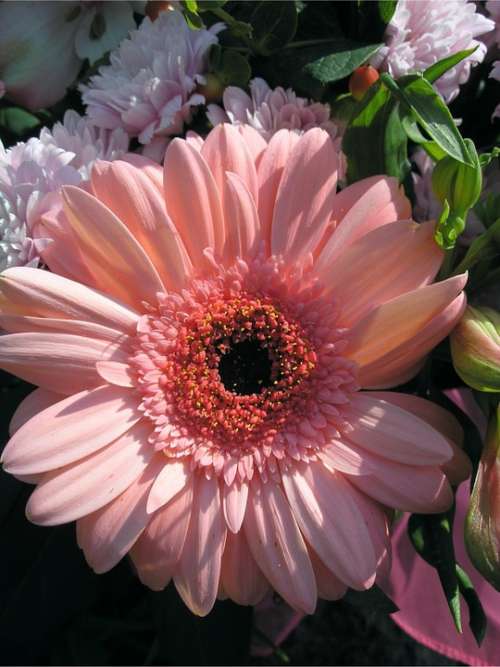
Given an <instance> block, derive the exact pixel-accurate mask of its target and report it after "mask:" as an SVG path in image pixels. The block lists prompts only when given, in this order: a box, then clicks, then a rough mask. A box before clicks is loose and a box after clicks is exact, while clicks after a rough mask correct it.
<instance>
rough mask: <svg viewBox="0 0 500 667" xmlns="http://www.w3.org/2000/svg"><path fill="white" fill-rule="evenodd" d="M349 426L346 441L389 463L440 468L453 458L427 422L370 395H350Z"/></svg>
mask: <svg viewBox="0 0 500 667" xmlns="http://www.w3.org/2000/svg"><path fill="white" fill-rule="evenodd" d="M349 423H350V425H351V427H352V429H351V430H349V433H348V434H346V436H345V437H346V438H347V439H348V440H351V441H352V442H354V443H355V444H356V445H358V446H360V447H362V448H363V449H367V450H369V451H371V452H372V453H374V454H377V455H378V456H381V457H383V458H387V459H389V460H391V461H397V462H399V463H406V464H409V465H414V466H422V465H424V466H425V465H440V464H442V463H445V462H446V461H449V460H450V459H451V457H452V455H453V450H452V449H451V447H450V445H449V443H448V440H447V439H446V438H445V437H444V436H443V435H441V433H440V432H439V431H437V430H436V429H435V428H433V427H432V426H430V425H429V424H428V423H427V422H426V421H424V420H422V419H420V418H419V417H417V416H415V415H414V414H412V413H411V412H409V411H407V410H404V409H402V408H400V407H398V406H397V405H394V403H390V402H388V401H385V400H383V399H381V398H379V397H377V396H373V395H372V394H371V393H370V392H359V393H357V394H356V395H355V396H353V398H352V400H351V404H350V415H349Z"/></svg>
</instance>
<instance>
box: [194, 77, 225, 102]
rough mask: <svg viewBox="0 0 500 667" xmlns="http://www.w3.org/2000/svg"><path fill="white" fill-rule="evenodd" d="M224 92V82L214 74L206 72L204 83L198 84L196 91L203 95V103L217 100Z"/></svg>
mask: <svg viewBox="0 0 500 667" xmlns="http://www.w3.org/2000/svg"><path fill="white" fill-rule="evenodd" d="M223 92H224V84H223V83H222V81H221V80H220V78H219V77H218V76H217V75H216V74H212V73H209V74H206V75H205V83H203V84H200V85H199V86H198V93H200V95H203V97H204V98H205V103H206V104H210V103H212V102H219V101H220V100H221V99H222V93H223Z"/></svg>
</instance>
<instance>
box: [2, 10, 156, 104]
mask: <svg viewBox="0 0 500 667" xmlns="http://www.w3.org/2000/svg"><path fill="white" fill-rule="evenodd" d="M141 5H144V3H140V2H139V3H137V2H133V3H132V2H86V1H82V2H77V1H73V0H70V1H68V0H66V1H65V2H25V1H23V2H8V3H7V2H2V3H0V78H1V79H3V80H4V83H5V86H6V89H7V94H8V97H9V99H11V100H13V101H14V102H17V103H20V104H23V105H24V106H26V107H27V108H28V109H40V108H42V107H47V106H52V105H53V104H55V103H56V102H58V101H59V100H60V99H61V98H62V97H64V95H65V94H66V89H67V88H68V86H70V85H71V83H72V82H73V81H74V80H75V78H76V76H77V74H78V72H79V70H80V67H81V66H82V63H83V61H84V60H85V58H88V59H89V61H90V63H91V64H92V63H93V62H94V61H96V60H98V59H99V58H100V57H101V56H102V55H104V53H105V52H106V51H108V50H110V49H112V48H113V47H115V46H116V45H117V44H118V43H119V41H120V40H121V39H122V38H123V37H125V36H126V35H127V33H128V31H129V30H131V29H132V28H135V21H134V17H133V7H132V6H134V9H135V10H136V11H137V10H138V9H140V6H141Z"/></svg>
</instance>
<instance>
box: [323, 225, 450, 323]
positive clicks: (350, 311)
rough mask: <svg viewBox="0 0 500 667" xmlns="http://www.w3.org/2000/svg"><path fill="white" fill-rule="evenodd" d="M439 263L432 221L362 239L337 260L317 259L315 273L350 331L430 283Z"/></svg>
mask: <svg viewBox="0 0 500 667" xmlns="http://www.w3.org/2000/svg"><path fill="white" fill-rule="evenodd" d="M442 259H443V251H442V250H441V248H439V246H438V245H437V243H436V242H435V241H434V224H433V223H423V224H421V225H418V224H417V223H415V222H403V221H400V222H394V223H393V224H391V225H384V226H383V227H379V228H377V229H374V230H373V231H371V232H369V233H368V234H366V235H365V236H362V237H361V238H360V239H358V240H357V241H355V242H354V243H353V244H352V245H351V246H350V247H349V248H347V250H346V251H345V252H344V253H343V254H342V255H340V256H339V257H338V258H337V259H336V260H335V262H328V263H326V264H325V262H324V261H322V260H321V257H320V259H319V260H318V262H317V263H316V266H315V271H316V272H317V274H318V276H319V278H320V280H321V281H322V282H323V284H324V285H326V287H327V290H328V291H329V292H330V291H331V293H332V294H333V295H334V296H335V297H337V298H338V300H339V302H340V304H341V313H340V320H339V321H340V323H341V325H342V326H346V327H350V326H352V325H353V324H355V323H356V322H357V321H358V320H359V319H361V318H362V317H363V316H365V315H366V314H367V313H368V312H369V311H370V310H372V309H373V308H375V307H376V306H378V305H380V304H381V303H384V302H385V301H389V300H391V299H393V298H395V297H398V296H400V295H401V294H404V293H405V292H410V291H412V290H415V289H418V288H419V287H422V286H423V285H426V284H428V283H429V282H431V281H432V280H433V279H434V278H435V276H436V274H437V272H438V270H439V267H440V265H441V262H442Z"/></svg>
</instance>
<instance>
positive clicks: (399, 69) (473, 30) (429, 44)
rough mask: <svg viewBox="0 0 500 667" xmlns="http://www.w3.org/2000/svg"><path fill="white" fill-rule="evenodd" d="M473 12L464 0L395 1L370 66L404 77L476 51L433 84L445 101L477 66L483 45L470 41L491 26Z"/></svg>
mask: <svg viewBox="0 0 500 667" xmlns="http://www.w3.org/2000/svg"><path fill="white" fill-rule="evenodd" d="M476 9H477V6H476V4H475V3H474V2H468V1H467V0H446V2H439V1H437V0H399V2H398V5H397V7H396V11H395V13H394V16H393V17H392V19H391V21H390V23H389V24H388V25H387V28H386V33H385V43H386V45H385V46H383V47H382V48H381V49H380V50H379V51H378V52H377V53H376V54H375V56H374V57H373V58H372V60H371V64H372V65H373V66H374V67H377V68H378V69H381V70H384V71H388V72H389V73H390V74H391V75H392V76H393V77H394V78H396V79H397V78H399V77H401V76H403V75H405V74H408V73H409V72H421V71H423V70H425V69H426V68H427V67H429V66H430V65H432V64H433V63H435V62H437V61H438V60H441V59H443V58H446V57H448V56H450V55H452V54H453V53H457V52H458V51H463V50H464V49H471V48H474V47H477V48H476V51H475V52H474V53H473V54H472V55H471V56H469V57H468V58H466V59H465V60H463V61H462V62H460V63H459V64H458V65H456V66H455V67H453V68H452V69H450V70H449V71H448V72H446V74H444V75H443V76H442V77H441V78H440V79H438V80H437V81H436V83H435V86H436V88H437V90H438V91H439V92H440V93H441V95H442V96H443V97H444V99H445V100H446V101H447V102H450V101H451V100H453V99H454V98H455V97H456V96H457V95H458V92H459V86H460V85H461V84H463V83H465V82H466V81H467V79H468V78H469V74H470V68H471V65H473V64H475V63H479V62H481V61H482V60H483V58H484V55H485V53H486V46H485V45H484V44H483V42H480V41H477V40H476V39H475V37H478V36H479V35H483V34H484V33H487V32H490V31H491V30H493V29H494V27H495V24H494V22H493V21H491V20H490V19H488V18H486V17H485V16H483V15H482V14H479V13H478V12H477V11H476Z"/></svg>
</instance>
